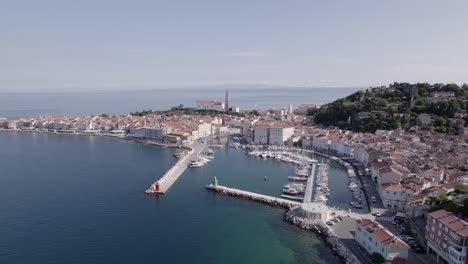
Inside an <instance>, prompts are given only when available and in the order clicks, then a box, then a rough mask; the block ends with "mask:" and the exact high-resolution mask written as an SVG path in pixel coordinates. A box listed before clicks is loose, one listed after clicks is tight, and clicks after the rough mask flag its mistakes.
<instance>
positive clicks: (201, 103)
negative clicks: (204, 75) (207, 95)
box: [197, 100, 225, 111]
mask: <svg viewBox="0 0 468 264" xmlns="http://www.w3.org/2000/svg"><path fill="white" fill-rule="evenodd" d="M197 109H199V110H213V111H224V110H225V105H224V103H223V102H221V101H219V100H197Z"/></svg>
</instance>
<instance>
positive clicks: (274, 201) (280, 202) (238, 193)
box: [206, 184, 301, 209]
mask: <svg viewBox="0 0 468 264" xmlns="http://www.w3.org/2000/svg"><path fill="white" fill-rule="evenodd" d="M206 188H207V189H208V190H212V191H215V192H220V193H223V194H226V195H229V196H235V197H241V198H245V199H249V200H252V201H257V202H261V203H264V204H268V205H273V206H277V207H282V208H286V209H290V208H293V207H298V206H300V205H301V203H299V202H295V201H289V200H286V199H282V198H276V197H272V196H268V195H263V194H258V193H254V192H248V191H243V190H239V189H234V188H229V187H225V186H220V185H216V186H215V185H213V184H210V185H207V186H206Z"/></svg>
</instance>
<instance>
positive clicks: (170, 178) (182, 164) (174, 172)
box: [145, 143, 204, 194]
mask: <svg viewBox="0 0 468 264" xmlns="http://www.w3.org/2000/svg"><path fill="white" fill-rule="evenodd" d="M203 149H204V145H203V144H197V143H195V144H194V145H193V146H191V147H190V148H189V152H188V153H187V154H185V155H183V156H181V157H180V158H179V159H178V160H177V162H176V163H175V164H174V165H173V166H172V167H171V168H170V169H169V170H168V171H167V172H166V173H165V174H164V175H163V176H162V177H161V178H160V179H159V180H157V181H155V182H154V183H153V184H151V185H150V186H149V187H148V189H146V191H145V193H147V194H163V193H165V192H167V191H168V190H169V188H171V186H172V185H173V184H174V183H175V182H176V181H177V179H179V177H180V176H181V175H182V173H184V171H185V170H186V169H187V168H188V167H189V165H190V161H191V160H193V159H195V158H196V156H197V155H199V154H200V153H201V152H202V151H203ZM157 184H159V189H158V188H157Z"/></svg>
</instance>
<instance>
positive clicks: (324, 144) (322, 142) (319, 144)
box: [312, 136, 330, 151]
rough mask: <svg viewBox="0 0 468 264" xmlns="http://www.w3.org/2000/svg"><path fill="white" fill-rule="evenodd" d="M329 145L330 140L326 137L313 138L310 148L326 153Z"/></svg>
mask: <svg viewBox="0 0 468 264" xmlns="http://www.w3.org/2000/svg"><path fill="white" fill-rule="evenodd" d="M329 145H330V140H328V138H327V137H325V136H323V137H314V138H313V139H312V146H313V147H314V149H318V150H321V151H328V147H329Z"/></svg>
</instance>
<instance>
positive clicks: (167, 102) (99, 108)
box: [0, 86, 359, 119]
mask: <svg viewBox="0 0 468 264" xmlns="http://www.w3.org/2000/svg"><path fill="white" fill-rule="evenodd" d="M225 89H226V88H225V87H218V88H214V87H212V88H192V89H182V88H179V89H158V90H131V91H130V90H126V91H117V92H110V91H100V92H98V91H96V92H66V93H65V92H64V93H51V92H47V93H43V92H38V93H0V117H5V118H9V119H13V118H19V117H38V116H40V115H69V116H81V115H92V114H101V113H107V114H128V113H129V112H134V111H141V110H144V109H146V110H147V109H154V110H166V109H169V108H170V107H172V106H177V105H180V104H183V105H185V106H192V107H193V106H195V101H196V100H197V99H218V100H224V93H225ZM357 90H359V88H293V87H287V88H278V87H275V88H267V87H261V88H259V87H256V86H253V87H244V86H241V87H230V88H229V98H230V105H238V106H239V107H240V108H241V109H268V108H277V107H283V108H287V107H288V106H289V104H292V105H293V107H297V106H298V105H300V104H324V103H327V102H331V101H333V100H335V99H337V98H340V97H343V96H346V95H349V94H351V93H353V92H355V91H357Z"/></svg>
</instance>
